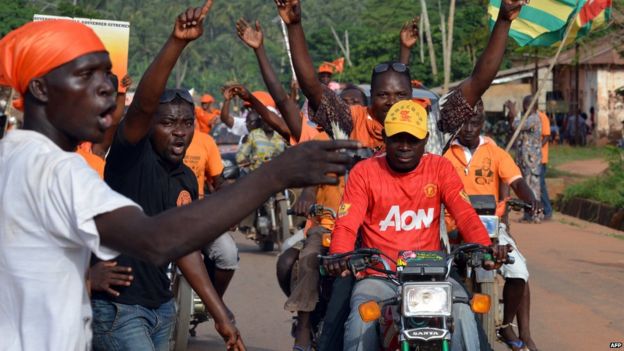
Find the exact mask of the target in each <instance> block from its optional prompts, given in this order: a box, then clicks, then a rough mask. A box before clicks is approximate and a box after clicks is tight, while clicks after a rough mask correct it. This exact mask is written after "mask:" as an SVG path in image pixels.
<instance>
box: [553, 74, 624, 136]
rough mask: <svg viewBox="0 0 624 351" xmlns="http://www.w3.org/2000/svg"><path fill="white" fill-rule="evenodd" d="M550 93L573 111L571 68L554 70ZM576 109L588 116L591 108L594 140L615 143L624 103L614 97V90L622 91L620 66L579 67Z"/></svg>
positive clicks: (573, 88)
mask: <svg viewBox="0 0 624 351" xmlns="http://www.w3.org/2000/svg"><path fill="white" fill-rule="evenodd" d="M553 81H554V90H558V91H561V92H562V93H563V97H564V99H565V100H566V101H567V102H568V103H569V105H570V112H572V110H573V108H574V93H575V72H574V66H559V67H557V69H556V73H555V77H554V79H553ZM579 83H580V86H579V100H580V101H579V107H580V109H581V111H582V112H585V113H587V114H588V115H589V110H590V108H591V107H592V106H593V107H594V108H595V110H596V116H595V118H596V129H595V131H594V132H595V136H596V137H598V138H604V137H609V139H612V140H613V139H614V138H615V139H618V138H619V137H620V136H621V132H622V124H621V121H622V120H624V100H622V98H621V97H618V96H616V95H615V90H616V89H618V88H621V87H624V67H622V66H615V65H614V66H581V67H579Z"/></svg>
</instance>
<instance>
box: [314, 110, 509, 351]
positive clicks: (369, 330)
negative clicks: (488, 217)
mask: <svg viewBox="0 0 624 351" xmlns="http://www.w3.org/2000/svg"><path fill="white" fill-rule="evenodd" d="M427 118H428V116H427V112H426V110H425V109H424V108H423V107H421V106H419V105H418V104H416V103H414V102H412V101H401V102H399V103H397V104H395V105H394V106H393V107H392V108H391V109H390V111H388V115H387V117H386V120H385V122H384V131H383V138H384V141H385V144H386V153H385V154H380V155H377V156H376V157H373V158H371V159H368V160H365V161H362V162H360V163H359V164H358V165H356V166H355V167H354V168H353V170H352V171H351V173H350V175H349V180H348V182H347V185H346V190H345V194H344V197H343V200H342V204H341V206H340V210H339V213H338V220H337V222H336V228H335V229H334V232H333V235H332V243H331V247H330V253H331V254H340V253H344V252H348V251H351V250H353V249H354V247H355V242H356V239H357V236H358V232H359V233H360V235H361V240H362V244H361V245H362V247H370V248H376V249H379V250H381V251H382V252H384V253H385V254H387V255H389V256H390V257H398V253H399V251H402V250H431V251H435V250H440V249H441V247H440V246H441V245H440V234H439V219H440V215H441V213H440V212H441V205H442V204H444V206H445V207H446V208H447V209H448V211H449V212H450V213H451V214H452V215H453V216H454V218H456V219H457V225H458V227H459V228H460V229H461V232H462V233H463V235H464V240H465V241H466V242H471V243H479V244H482V245H487V246H489V245H491V242H490V239H489V237H488V234H487V232H486V230H485V228H484V227H483V225H482V224H481V222H480V220H479V217H478V216H477V215H476V213H475V211H474V209H473V208H472V207H471V205H470V202H469V200H468V197H467V195H466V193H465V192H464V191H463V187H462V184H461V181H460V179H459V178H458V176H457V174H456V173H455V171H454V169H453V166H452V165H451V163H450V162H449V161H448V160H446V159H444V158H442V157H440V156H437V155H432V154H426V155H423V154H424V150H425V144H426V142H427V137H428V132H427ZM493 249H494V254H495V255H494V256H495V257H496V259H497V262H504V260H505V259H506V255H507V247H506V246H496V247H493ZM323 265H324V267H325V269H327V270H328V271H329V273H330V274H334V275H344V274H348V273H347V272H348V270H347V269H346V267H345V265H344V261H342V260H337V261H334V260H326V261H324V262H323ZM391 269H396V268H395V265H394V263H391ZM371 276H374V271H367V276H366V278H365V279H360V280H358V282H357V283H356V284H355V287H354V289H353V292H352V294H351V312H350V315H349V318H348V321H347V323H346V325H345V335H344V349H345V350H375V349H378V348H379V346H380V339H379V335H378V332H377V329H378V327H377V326H378V322H373V323H365V322H363V321H362V320H361V318H360V315H359V313H358V309H357V306H359V305H360V304H361V303H363V302H365V301H367V300H370V299H375V300H381V299H386V298H390V297H392V296H394V295H395V294H396V286H395V285H393V284H391V283H390V282H388V281H385V280H383V279H373V278H371ZM356 278H360V277H356ZM451 283H452V284H453V285H454V289H453V291H454V293H455V294H457V296H462V295H463V297H467V293H466V292H465V290H464V289H462V288H461V287H460V285H459V283H458V282H456V281H454V280H452V279H451ZM453 318H454V321H455V332H454V333H453V335H452V338H451V349H452V350H479V347H480V346H479V339H478V332H477V325H476V321H475V319H474V315H473V314H472V311H470V307H469V306H468V305H466V304H461V303H457V304H454V305H453Z"/></svg>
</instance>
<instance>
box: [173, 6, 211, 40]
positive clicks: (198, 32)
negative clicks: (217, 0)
mask: <svg viewBox="0 0 624 351" xmlns="http://www.w3.org/2000/svg"><path fill="white" fill-rule="evenodd" d="M212 1H213V0H206V2H205V3H204V6H202V7H196V8H192V7H189V8H188V9H187V10H186V11H185V12H182V13H181V14H180V15H179V16H178V18H176V23H175V26H174V27H173V34H172V35H173V37H174V38H176V39H180V40H184V41H193V40H195V39H197V38H199V37H201V36H202V34H203V33H204V19H205V18H206V15H208V12H210V7H212Z"/></svg>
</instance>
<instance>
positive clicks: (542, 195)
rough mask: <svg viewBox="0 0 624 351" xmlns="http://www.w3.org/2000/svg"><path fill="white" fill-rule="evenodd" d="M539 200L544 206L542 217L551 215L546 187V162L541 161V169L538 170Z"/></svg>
mask: <svg viewBox="0 0 624 351" xmlns="http://www.w3.org/2000/svg"><path fill="white" fill-rule="evenodd" d="M540 189H541V192H540V200H541V201H542V205H543V206H544V217H550V216H552V212H553V209H552V205H551V204H550V197H549V196H548V189H547V188H546V164H545V163H542V171H541V172H540Z"/></svg>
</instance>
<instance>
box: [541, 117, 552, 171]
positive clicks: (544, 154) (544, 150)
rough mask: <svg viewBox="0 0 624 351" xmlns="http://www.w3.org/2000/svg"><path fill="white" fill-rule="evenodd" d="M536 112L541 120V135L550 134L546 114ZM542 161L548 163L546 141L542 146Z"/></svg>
mask: <svg viewBox="0 0 624 351" xmlns="http://www.w3.org/2000/svg"><path fill="white" fill-rule="evenodd" d="M538 113H539V116H540V119H541V120H542V137H545V136H550V120H549V119H548V115H547V114H545V113H544V112H542V111H539V112H538ZM542 163H543V164H546V163H548V143H546V144H544V145H543V146H542Z"/></svg>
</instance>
